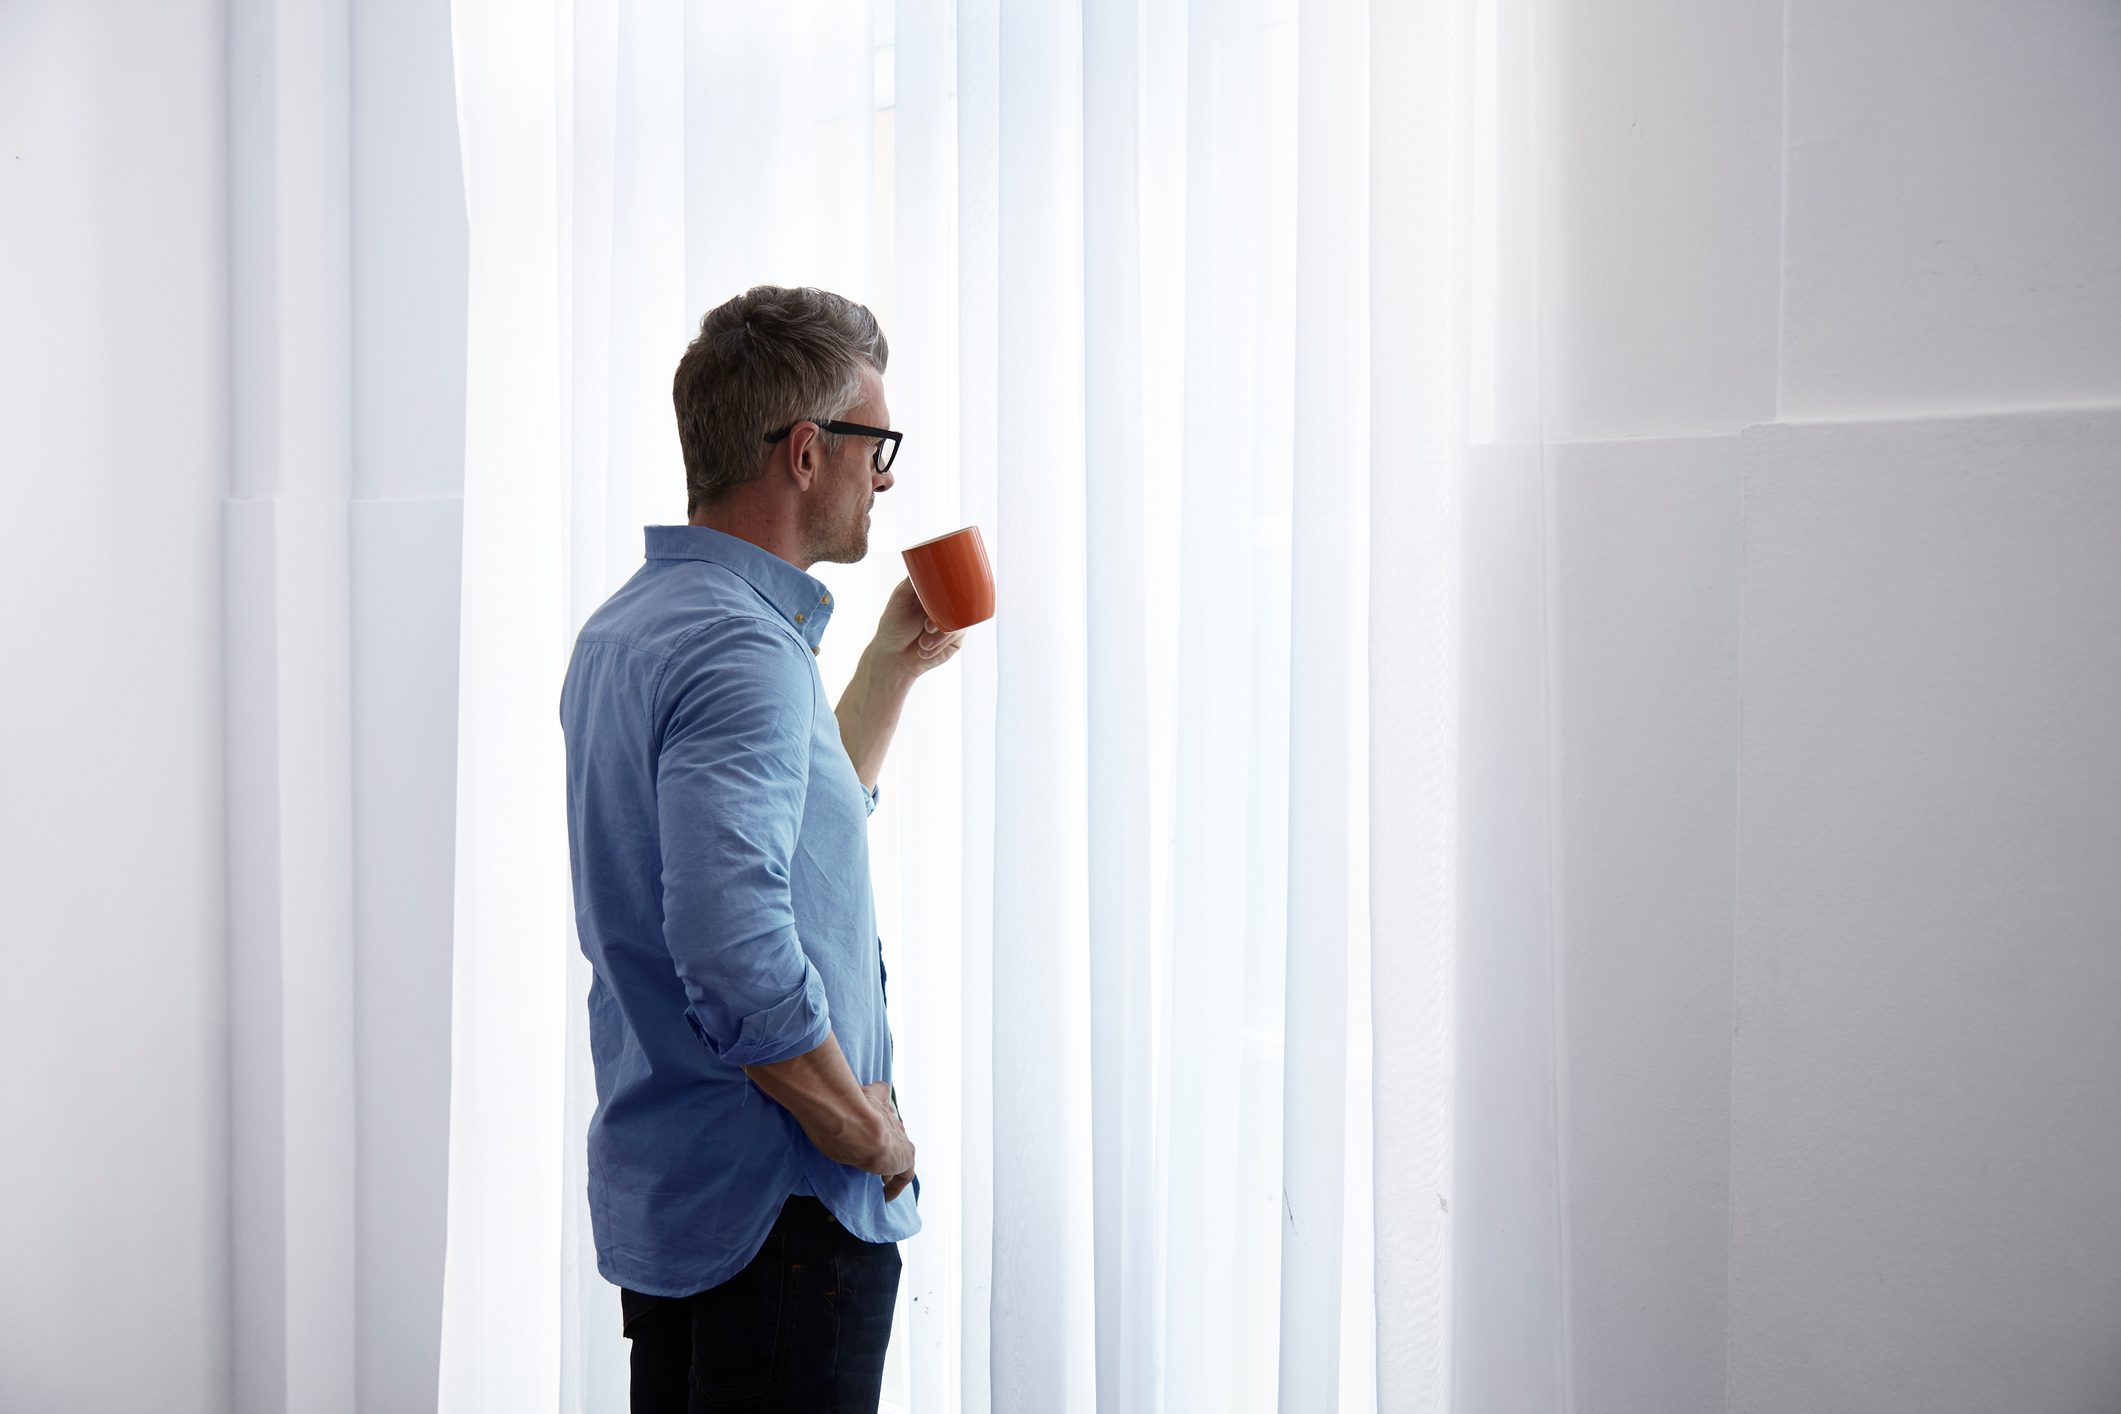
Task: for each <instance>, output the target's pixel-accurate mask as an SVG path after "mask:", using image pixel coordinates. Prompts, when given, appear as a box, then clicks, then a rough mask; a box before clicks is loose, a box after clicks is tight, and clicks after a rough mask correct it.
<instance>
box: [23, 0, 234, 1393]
mask: <svg viewBox="0 0 2121 1414" xmlns="http://www.w3.org/2000/svg"><path fill="white" fill-rule="evenodd" d="M222 56H223V49H222V27H221V15H220V6H219V5H218V4H203V3H202V4H182V3H169V4H158V5H139V6H130V5H129V6H111V5H94V6H90V5H74V4H66V3H57V2H56V0H55V3H49V4H7V5H0V482H4V490H5V496H4V507H5V512H4V514H0V624H4V637H5V641H6V643H7V648H8V655H9V665H8V671H7V677H6V681H7V687H6V691H5V693H4V694H0V736H4V739H5V741H6V743H7V746H6V751H5V755H4V757H0V919H4V930H5V931H4V933H0V1076H4V1077H5V1083H4V1084H0V1135H4V1136H5V1138H4V1140H0V1151H4V1154H5V1158H4V1160H0V1254H4V1255H0V1409H8V1410H18V1409H19V1410H25V1411H27V1410H36V1411H68V1410H118V1409H133V1408H139V1407H140V1400H141V1397H142V1393H141V1392H142V1391H143V1390H145V1389H152V1390H153V1391H154V1394H153V1396H152V1401H151V1402H152V1403H153V1405H154V1407H156V1408H157V1409H166V1410H171V1411H196V1414H219V1411H222V1410H225V1409H226V1408H227V1400H228V1387H229V1370H228V1360H229V1301H228V1283H229V1263H228V1231H229V1212H228V1154H227V1140H228V1119H227V1116H228V1064H227V1052H226V1048H225V1043H224V1040H223V1035H224V1025H225V1019H226V1015H227V1003H226V991H225V982H224V971H225V967H226V944H225V941H224V938H225V931H224V923H223V918H224V913H223V879H222V868H223V863H222V861H223V854H222V844H221V825H222V782H221V761H222V757H221V740H222V737H221V732H222V714H221V646H220V645H221V640H220V612H221V497H222V492H223V487H224V484H225V477H226V474H227V457H228V420H227V407H228V316H227V293H228V286H227V279H226V271H227V247H226V241H225V235H224V232H225V217H224V207H225V201H226V185H225V181H224V174H223V151H224V142H223V107H222V98H221V95H222V88H223V86H222V72H223V57H222Z"/></svg>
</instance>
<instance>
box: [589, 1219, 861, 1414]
mask: <svg viewBox="0 0 2121 1414" xmlns="http://www.w3.org/2000/svg"><path fill="white" fill-rule="evenodd" d="M898 1277H899V1255H898V1244H897V1243H896V1242H863V1241H862V1240H861V1239H859V1238H857V1237H855V1236H854V1235H853V1234H852V1233H850V1232H848V1231H847V1230H846V1229H845V1228H843V1227H841V1226H840V1225H839V1222H838V1220H837V1219H835V1218H834V1217H833V1216H832V1214H831V1212H830V1211H829V1210H827V1209H826V1207H825V1205H824V1204H823V1203H820V1202H819V1201H818V1200H817V1199H815V1198H810V1197H792V1198H790V1199H788V1201H787V1202H786V1204H784V1205H783V1206H782V1208H781V1214H780V1216H779V1217H778V1218H776V1219H775V1220H774V1224H773V1231H772V1232H770V1233H769V1234H767V1237H766V1245H765V1246H763V1247H761V1248H760V1249H759V1254H758V1256H756V1257H754V1258H753V1259H752V1261H751V1265H749V1266H747V1267H745V1268H744V1270H742V1271H740V1272H738V1273H737V1274H736V1275H735V1276H733V1277H731V1278H730V1279H729V1280H727V1281H725V1282H723V1283H722V1284H721V1285H720V1286H714V1287H709V1288H708V1289H707V1290H705V1291H701V1292H696V1293H694V1294H693V1295H691V1296H643V1295H642V1294H641V1293H640V1292H638V1291H628V1290H626V1289H625V1288H624V1287H621V1288H620V1289H619V1307H620V1310H621V1311H622V1312H623V1313H624V1314H625V1320H626V1338H627V1339H628V1340H630V1341H632V1342H633V1403H632V1408H633V1414H714V1411H719V1410H724V1409H746V1410H786V1411H789V1414H795V1411H802V1414H853V1411H856V1410H859V1411H861V1414H876V1406H877V1398H878V1395H879V1392H880V1391H881V1389H882V1387H883V1383H884V1347H885V1345H886V1344H888V1343H889V1342H890V1339H891V1307H892V1303H893V1302H894V1301H896V1300H897V1298H898Z"/></svg>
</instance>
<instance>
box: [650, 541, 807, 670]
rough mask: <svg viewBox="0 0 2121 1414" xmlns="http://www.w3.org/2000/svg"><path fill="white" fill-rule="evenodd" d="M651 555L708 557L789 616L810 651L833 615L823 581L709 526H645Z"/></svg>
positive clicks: (689, 557)
mask: <svg viewBox="0 0 2121 1414" xmlns="http://www.w3.org/2000/svg"><path fill="white" fill-rule="evenodd" d="M647 542H648V554H647V558H649V559H651V560H707V561H710V562H711V563H714V564H717V565H720V566H722V567H723V568H724V569H727V570H729V571H730V572H732V573H733V574H735V575H736V576H737V577H738V578H739V579H741V580H743V581H744V582H745V583H746V584H748V585H750V586H751V587H752V588H753V589H755V590H757V591H758V595H759V597H760V598H761V599H764V600H765V601H766V602H767V603H768V604H771V605H772V606H773V608H774V610H775V612H777V613H778V614H780V616H781V617H782V618H784V619H786V620H787V621H788V624H789V626H790V627H791V628H793V629H794V630H795V631H796V632H797V633H800V634H801V635H802V636H803V641H804V642H805V643H807V644H809V645H810V651H811V652H812V653H815V652H817V650H818V640H819V639H821V638H823V637H824V636H825V624H826V621H827V620H829V619H831V617H832V592H831V591H830V590H828V589H827V588H825V586H824V584H823V582H821V581H820V580H818V579H816V578H814V577H812V576H811V575H809V574H806V573H805V572H804V571H802V570H799V569H797V568H796V567H795V566H794V565H791V564H789V563H788V562H787V561H786V560H784V559H782V558H781V557H780V556H779V555H776V554H774V553H773V552H772V551H770V550H762V549H760V548H759V547H758V546H756V545H754V544H752V543H751V542H750V541H749V540H741V539H738V538H737V537H736V536H734V535H730V534H727V533H725V532H723V531H719V530H716V529H715V528H714V527H713V526H709V525H651V526H648V527H647Z"/></svg>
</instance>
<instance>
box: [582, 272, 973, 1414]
mask: <svg viewBox="0 0 2121 1414" xmlns="http://www.w3.org/2000/svg"><path fill="white" fill-rule="evenodd" d="M885 358H886V346H885V342H884V336H883V333H882V331H881V330H879V329H878V327H877V323H876V320H875V318H874V317H873V316H872V315H871V314H870V312H869V311H868V310H867V309H865V308H863V307H862V306H861V305H858V304H855V303H853V302H851V301H849V300H846V299H843V298H841V297H840V296H838V295H833V294H828V293H826V292H824V291H821V290H812V289H781V288H777V287H772V286H761V287H759V288H757V289H753V290H751V291H749V292H748V293H746V294H744V295H741V296H739V297H738V298H736V299H733V300H731V301H729V302H728V303H727V304H724V305H722V306H721V307H719V308H718V309H715V310H714V311H713V312H711V313H710V314H708V316H707V317H706V318H705V319H704V320H703V321H701V324H700V333H699V337H698V338H697V339H695V340H694V341H693V343H692V345H691V347H690V348H688V349H687V350H686V351H685V356H684V358H683V359H682V360H681V361H680V362H679V364H678V369H677V376H676V379H675V381H674V384H673V387H672V396H673V399H674V401H675V403H676V406H677V420H678V438H679V441H680V443H681V444H682V447H683V450H684V457H685V481H686V490H687V492H688V495H689V498H690V500H689V506H688V512H687V513H688V516H689V519H690V523H689V524H686V525H651V526H649V527H647V532H646V535H647V559H646V562H645V563H644V564H643V565H642V566H641V568H640V569H639V570H637V571H636V572H635V573H634V575H633V577H632V578H631V579H629V580H628V581H627V582H626V583H625V584H624V585H623V586H621V587H620V588H619V590H618V591H617V592H616V593H614V594H613V595H612V596H611V598H610V599H608V600H607V601H605V603H604V604H603V606H602V607H600V608H599V609H598V610H597V611H596V612H595V613H594V614H592V615H590V617H589V620H588V622H587V623H585V624H584V625H583V627H582V632H581V635H580V637H579V638H578V639H577V640H576V643H575V647H574V654H573V658H572V660H571V661H570V662H569V664H568V668H567V677H566V682H565V685H564V686H563V688H562V690H561V696H560V720H561V724H562V727H563V728H564V730H565V734H566V739H567V826H568V844H569V850H570V853H571V856H572V860H573V873H574V899H575V919H576V924H577V928H578V930H579V932H580V934H581V941H582V950H583V952H585V953H586V954H587V955H588V957H589V960H590V962H591V964H592V965H593V966H594V969H595V974H596V975H595V980H594V982H593V983H592V984H591V987H590V993H589V1022H590V1045H591V1049H592V1052H593V1054H594V1057H595V1062H596V1079H597V1109H596V1113H595V1115H594V1117H593V1118H592V1119H591V1120H590V1124H589V1204H590V1216H591V1219H592V1225H593V1228H594V1231H595V1235H596V1247H597V1267H598V1270H599V1271H601V1272H602V1273H603V1275H604V1277H605V1278H606V1279H607V1280H609V1281H611V1282H612V1283H614V1284H615V1285H617V1286H618V1287H620V1288H621V1292H620V1300H621V1306H622V1309H623V1312H624V1319H625V1333H626V1335H627V1337H628V1338H629V1339H630V1340H631V1341H632V1379H633V1391H632V1408H633V1409H634V1410H635V1411H636V1414H641V1411H650V1410H653V1411H664V1410H669V1411H686V1410H691V1411H701V1410H718V1409H722V1408H725V1407H741V1408H744V1409H747V1410H766V1409H773V1410H791V1411H793V1410H802V1411H805V1414H814V1411H824V1410H855V1409H859V1410H864V1411H872V1412H873V1411H874V1410H875V1409H876V1407H877V1400H878V1393H879V1387H880V1385H881V1383H882V1377H883V1363H884V1347H885V1344H886V1342H887V1340H888V1339H889V1336H890V1331H891V1312H892V1305H893V1302H894V1300H895V1298H896V1295H897V1291H898V1278H899V1255H898V1246H897V1244H898V1242H899V1241H900V1240H901V1239H903V1238H906V1237H910V1236H912V1235H913V1234H914V1233H915V1232H917V1231H919V1229H920V1217H919V1214H918V1212H917V1211H916V1207H915V1205H916V1203H917V1202H918V1200H919V1194H920V1183H919V1180H918V1179H917V1178H916V1177H915V1176H914V1171H913V1157H914V1155H913V1144H912V1142H911V1141H910V1140H909V1139H908V1138H907V1136H906V1131H905V1128H904V1126H903V1124H902V1123H901V1122H900V1118H899V1115H898V1110H897V1106H896V1104H895V1103H894V1097H893V1094H892V1090H891V1084H890V1081H891V1036H890V1031H889V1028H888V1026H887V1024H886V1021H885V1015H884V990H885V976H884V968H883V954H882V946H881V943H880V942H879V940H878V937H877V932H876V924H875V916H874V909H873V902H872V899H871V895H870V887H869V854H868V844H867V839H866V831H867V816H868V814H869V812H870V811H872V810H874V809H875V808H876V800H877V786H876V782H877V776H878V774H879V772H880V771H881V770H882V767H883V762H884V752H885V749H886V748H887V747H888V746H889V745H890V743H891V736H892V732H893V731H894V729H895V728H896V727H897V724H898V718H899V712H900V709H901V707H902V706H903V704H904V702H905V700H906V694H907V691H908V689H910V688H911V686H912V685H913V683H914V681H915V680H916V679H918V678H919V677H920V676H921V675H922V674H923V673H925V672H928V671H930V670H931V669H933V668H935V667H937V666H939V665H940V664H942V663H944V662H947V661H948V660H949V659H950V658H952V657H953V656H955V655H956V653H957V651H958V647H959V635H958V634H954V633H941V632H938V631H937V630H936V626H935V625H934V624H933V623H932V622H929V621H928V620H927V619H926V617H925V615H924V614H923V613H922V610H921V607H920V602H919V600H918V599H916V598H915V597H914V594H913V590H912V586H911V585H910V584H908V583H905V582H903V581H902V582H901V583H900V584H899V585H898V587H897V588H896V589H895V590H894V591H893V592H892V595H891V598H890V601H889V602H888V603H887V604H886V605H885V608H884V613H883V619H882V622H881V623H880V624H879V625H878V628H877V633H876V637H875V639H874V640H873V641H872V642H871V643H870V644H869V646H868V648H867V649H866V650H865V651H864V653H863V655H862V659H861V665H860V667H859V668H858V669H857V670H856V671H855V674H854V677H853V680H852V681H851V682H850V683H849V684H848V686H847V689H846V692H845V693H844V694H843V695H842V696H841V698H840V702H839V706H838V708H837V710H836V711H834V710H833V709H831V708H830V707H829V706H828V704H827V702H826V697H825V689H824V684H823V683H822V681H821V680H820V678H819V675H818V670H817V664H816V661H815V658H816V654H817V651H818V642H819V639H820V638H821V636H822V635H823V633H824V631H825V625H826V623H827V622H828V621H829V620H830V619H831V617H832V611H833V598H832V594H831V592H830V591H829V590H828V589H827V588H826V587H825V585H823V584H822V583H820V582H819V581H818V580H816V579H814V578H812V577H811V576H810V574H809V573H808V570H809V568H810V567H811V566H812V565H813V564H816V563H818V562H820V561H830V562H835V563H843V564H851V563H853V562H854V561H857V560H860V559H861V558H862V557H863V555H865V554H866V553H868V548H869V521H870V510H871V506H872V505H873V503H874V502H875V499H876V497H877V495H878V494H879V493H881V492H884V491H888V490H890V489H891V484H892V476H891V472H890V464H891V457H892V456H893V455H894V454H895V453H896V450H897V445H898V436H899V434H897V433H896V432H892V431H889V430H888V429H889V425H890V414H889V410H888V409H887V408H886V406H885V403H884V386H883V371H884V363H885ZM909 1190H910V1191H909Z"/></svg>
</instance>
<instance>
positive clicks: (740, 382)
mask: <svg viewBox="0 0 2121 1414" xmlns="http://www.w3.org/2000/svg"><path fill="white" fill-rule="evenodd" d="M889 357H890V348H889V346H888V345H886V344H885V342H884V331H883V330H882V329H881V328H879V327H878V325H877V322H876V316H875V315H873V314H871V313H870V312H869V311H868V309H867V308H866V307H865V306H862V305H859V304H856V303H855V302H854V301H853V300H850V299H847V298H846V297H845V296H842V295H836V294H833V293H831V292H830V291H829V290H818V289H812V288H810V287H808V286H805V287H803V288H800V289H786V288H783V287H782V286H779V285H756V286H754V287H752V288H751V289H749V290H746V291H745V292H744V293H743V294H740V295H738V296H737V297H736V298H735V299H733V300H730V301H729V302H728V303H726V304H721V305H717V306H715V308H713V309H711V310H709V311H708V312H707V317H706V318H705V319H702V320H701V321H700V333H699V337H698V338H696V339H694V340H693V341H692V344H691V346H690V347H688V348H687V349H686V350H685V356H684V357H683V358H681V359H679V360H678V371H677V376H676V377H675V378H673V379H672V380H671V385H670V397H671V401H672V402H673V403H675V404H676V406H677V415H678V445H679V446H680V447H682V448H683V449H684V453H685V493H686V507H685V513H686V514H687V515H691V514H692V513H693V511H695V510H697V509H698V508H699V507H700V506H702V505H704V504H707V503H708V502H711V501H713V500H715V499H716V498H717V497H719V496H720V495H721V494H722V493H723V492H725V491H727V490H728V489H729V488H730V487H732V486H740V485H742V484H743V483H744V482H747V481H752V480H755V479H757V477H758V476H759V475H760V474H761V473H762V472H763V471H764V470H765V465H766V437H767V435H768V434H770V433H774V432H778V431H780V430H781V429H782V428H783V427H786V426H788V425H789V424H790V423H794V422H802V421H805V420H806V419H816V420H819V421H830V420H831V419H833V418H836V417H838V416H839V415H840V414H841V413H843V412H845V411H847V409H849V408H851V407H853V406H854V405H855V404H856V403H859V402H860V401H861V400H862V365H863V364H865V363H866V364H869V365H870V366H872V367H873V368H875V369H876V371H877V372H879V373H882V372H883V371H884V362H885V360H886V359H887V358H889ZM822 435H823V439H824V445H825V450H826V451H827V452H831V451H834V450H836V449H837V447H838V446H839V441H840V439H839V438H838V437H837V436H834V435H833V434H831V433H825V434H822Z"/></svg>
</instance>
